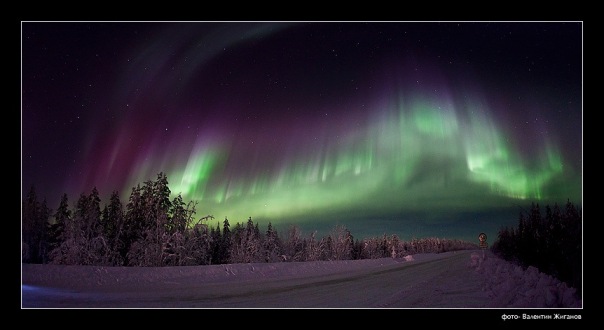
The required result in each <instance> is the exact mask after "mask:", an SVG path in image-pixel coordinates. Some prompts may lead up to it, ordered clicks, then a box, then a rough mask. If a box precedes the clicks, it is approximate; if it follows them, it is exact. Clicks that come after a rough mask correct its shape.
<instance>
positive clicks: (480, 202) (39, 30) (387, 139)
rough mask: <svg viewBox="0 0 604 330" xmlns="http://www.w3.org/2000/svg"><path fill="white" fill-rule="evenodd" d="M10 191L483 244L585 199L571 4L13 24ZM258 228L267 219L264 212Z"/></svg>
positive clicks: (578, 49) (52, 202)
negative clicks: (161, 197) (164, 198)
mask: <svg viewBox="0 0 604 330" xmlns="http://www.w3.org/2000/svg"><path fill="white" fill-rule="evenodd" d="M21 32H22V57H21V58H22V63H21V69H22V98H21V100H22V104H21V110H22V111H21V148H22V149H21V150H22V152H21V155H22V159H21V160H22V173H21V176H22V192H21V193H22V196H25V195H26V194H27V193H28V191H29V188H30V187H31V186H32V185H34V186H35V188H36V192H37V194H38V197H39V198H46V200H47V202H48V206H49V207H50V208H52V209H56V208H57V206H58V204H59V200H60V197H61V196H62V195H63V193H67V195H68V197H69V201H70V204H71V205H73V204H74V203H75V202H76V201H77V198H78V197H79V196H80V194H82V193H84V194H89V193H90V192H91V191H92V188H93V187H96V188H97V189H98V190H99V192H100V194H101V203H102V205H104V204H106V203H108V202H109V198H108V197H109V195H110V194H111V192H113V191H118V192H120V196H121V199H122V203H123V204H124V205H125V204H126V203H127V201H128V197H129V196H130V192H131V191H132V188H133V187H134V186H136V185H137V184H141V185H142V184H143V183H144V182H145V181H148V180H155V179H156V178H157V174H158V173H159V172H164V173H165V174H166V175H167V177H168V181H169V187H170V189H171V191H172V193H173V197H174V196H176V194H178V193H180V194H181V195H182V197H183V199H184V200H185V201H191V200H194V201H198V204H197V208H196V209H197V216H198V217H201V216H205V215H208V214H211V215H213V216H214V217H216V219H215V220H213V221H211V222H210V225H213V226H215V225H216V223H217V222H219V221H220V223H222V220H224V218H225V217H228V218H229V221H230V222H231V224H233V223H236V222H244V221H246V220H247V218H248V217H252V218H253V219H254V220H255V221H257V222H259V223H260V224H261V226H265V224H266V223H267V222H268V221H271V222H272V224H273V225H274V226H276V228H277V230H280V231H281V232H285V231H286V230H287V228H288V224H292V223H295V224H298V225H299V226H300V227H301V228H302V231H303V233H304V234H309V233H311V232H312V231H314V230H318V231H319V232H320V233H328V232H329V230H331V229H332V228H333V227H334V226H335V225H336V224H341V225H344V226H346V227H347V228H348V229H350V230H351V232H352V234H353V236H355V237H356V238H362V237H370V236H377V235H380V236H381V235H383V234H384V233H386V234H388V235H390V234H397V235H399V237H401V238H403V239H410V238H412V237H417V238H420V237H429V236H437V237H445V238H459V239H467V240H472V241H476V242H478V239H477V237H478V234H479V233H480V232H485V233H487V235H488V236H489V241H490V242H493V241H494V239H495V237H496V234H497V231H498V230H499V229H500V228H501V227H502V226H507V225H515V224H516V223H517V221H518V216H519V214H520V212H522V211H523V210H527V209H528V207H529V206H530V204H531V203H532V202H537V203H539V204H540V205H542V206H545V205H546V204H550V205H552V206H553V203H558V204H559V205H564V203H566V201H567V200H568V199H570V201H571V202H573V203H575V204H577V205H581V204H582V168H583V164H582V159H583V154H582V151H583V143H582V140H583V134H582V124H583V122H582V117H583V116H582V114H583V112H582V57H583V54H582V38H583V36H582V24H581V23H580V22H549V23H542V22H539V23H537V22H526V23H515V22H510V23H501V22H491V23H487V22H480V23H473V22H459V23H458V22H449V23H436V22H390V23H386V22H194V23H182V22H161V23H160V22H146V23H145V22H79V23H75V22H74V23H70V22H46V23H43V22H23V23H22V31H21ZM263 228H265V227H263Z"/></svg>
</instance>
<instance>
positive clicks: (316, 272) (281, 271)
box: [21, 251, 582, 308]
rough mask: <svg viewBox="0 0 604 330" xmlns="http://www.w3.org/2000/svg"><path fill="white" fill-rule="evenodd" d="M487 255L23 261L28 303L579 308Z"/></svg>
mask: <svg viewBox="0 0 604 330" xmlns="http://www.w3.org/2000/svg"><path fill="white" fill-rule="evenodd" d="M482 256H483V251H454V252H447V253H440V254H434V253H429V254H418V255H413V256H406V257H405V258H398V259H392V258H382V259H366V260H345V261H316V262H283V263H271V264H266V263H264V264H262V263H253V264H229V265H212V266H190V267H161V268H155V267H147V268H134V267H97V266H58V265H29V264H23V265H22V291H21V292H22V296H21V300H22V307H23V308H525V307H528V308H533V307H535V308H581V307H582V302H581V300H578V299H577V296H576V291H575V290H574V289H573V288H568V287H567V286H566V285H565V284H564V283H560V282H559V281H558V280H556V279H554V278H552V277H551V276H548V275H545V274H542V273H539V272H538V271H537V269H535V268H532V267H530V268H528V269H527V270H523V269H522V268H521V267H517V266H514V265H512V264H510V263H508V262H506V261H504V260H502V259H499V258H497V257H495V256H493V255H492V254H490V253H488V252H487V253H486V256H485V259H484V260H483V258H482Z"/></svg>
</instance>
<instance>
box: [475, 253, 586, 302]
mask: <svg viewBox="0 0 604 330" xmlns="http://www.w3.org/2000/svg"><path fill="white" fill-rule="evenodd" d="M468 266H469V267H471V268H474V269H475V271H476V272H477V273H479V274H481V275H482V276H483V278H484V283H483V287H482V290H483V291H486V292H487V293H488V295H489V296H490V297H491V298H492V302H491V305H490V306H487V307H500V306H508V307H510V308H581V307H582V300H580V299H578V296H577V292H576V289H575V288H570V287H568V286H567V285H566V283H563V282H560V281H559V280H558V279H556V278H554V277H552V276H550V275H547V274H544V273H541V272H539V270H538V269H537V268H535V267H533V266H529V267H528V268H527V269H526V270H525V269H523V268H522V267H520V266H517V265H514V264H512V263H510V262H508V261H505V260H503V259H501V258H498V257H495V256H494V255H492V254H490V253H489V254H487V255H486V256H485V258H484V260H483V254H482V253H472V254H471V255H470V262H469V263H468Z"/></svg>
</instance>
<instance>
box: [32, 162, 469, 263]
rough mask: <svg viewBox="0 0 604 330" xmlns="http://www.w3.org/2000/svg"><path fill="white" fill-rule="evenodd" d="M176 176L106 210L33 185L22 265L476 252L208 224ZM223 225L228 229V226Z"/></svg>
mask: <svg viewBox="0 0 604 330" xmlns="http://www.w3.org/2000/svg"><path fill="white" fill-rule="evenodd" d="M170 194H171V191H170V189H169V186H168V178H167V177H166V175H165V174H163V173H159V174H158V175H157V179H156V180H155V181H147V182H145V183H144V184H143V185H142V186H141V185H140V184H139V185H137V186H136V187H134V188H132V192H131V194H130V197H129V200H128V202H127V204H126V205H125V206H124V205H123V204H122V202H121V201H120V198H119V195H118V193H117V192H113V194H112V195H111V197H110V200H109V203H108V204H105V205H104V206H103V207H101V205H102V204H101V199H100V197H99V193H98V191H97V189H96V188H93V189H92V191H91V193H90V194H88V195H86V194H81V195H80V197H79V198H78V200H77V201H76V203H75V205H74V206H73V207H70V203H69V199H68V196H67V195H66V194H64V195H63V196H62V198H61V201H60V204H59V206H58V207H57V209H56V210H54V211H53V210H52V209H50V208H49V207H48V206H47V205H46V200H45V199H43V200H42V201H39V200H38V198H37V196H36V192H35V188H34V187H31V189H30V192H29V194H28V195H27V196H26V198H25V200H24V201H23V205H22V262H24V263H43V264H62V265H95V266H192V265H210V264H229V263H249V262H288V261H320V260H353V259H374V258H383V257H404V256H406V255H410V254H416V253H429V252H437V253H439V252H446V251H454V250H463V249H475V248H477V245H476V244H474V243H470V242H466V241H461V240H456V239H443V238H421V239H412V240H411V241H403V240H401V239H399V238H398V237H397V236H396V235H387V234H384V235H383V236H381V237H369V238H362V239H358V238H355V237H353V235H352V233H351V232H350V231H349V230H348V229H347V228H346V227H345V226H343V225H336V226H335V227H334V228H333V229H332V230H331V232H330V233H329V234H328V235H326V236H323V237H317V233H316V232H313V233H311V234H310V235H303V234H302V232H301V230H300V228H299V227H297V226H295V225H290V226H289V227H288V228H287V229H286V231H285V232H284V233H282V232H278V231H277V228H274V227H273V225H272V224H271V223H270V222H269V223H268V225H267V228H262V229H261V228H259V224H258V223H257V222H256V223H254V221H253V220H252V218H251V217H250V218H248V220H247V222H245V223H235V224H233V225H231V224H230V223H229V220H228V219H227V218H225V219H224V221H222V226H221V223H220V221H219V222H218V224H217V226H215V227H213V226H208V225H207V220H209V219H211V216H205V217H201V218H198V217H196V202H193V201H189V202H185V201H183V199H182V197H181V196H180V195H178V196H176V197H175V198H173V199H172V200H170ZM221 227H222V228H221Z"/></svg>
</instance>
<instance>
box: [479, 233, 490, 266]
mask: <svg viewBox="0 0 604 330" xmlns="http://www.w3.org/2000/svg"><path fill="white" fill-rule="evenodd" d="M478 241H480V244H479V246H480V248H481V249H482V260H484V250H486V249H487V247H488V246H489V244H488V243H487V234H485V233H480V235H478Z"/></svg>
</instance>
